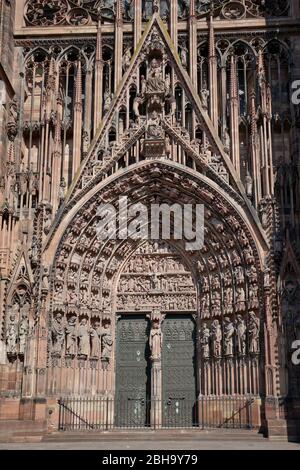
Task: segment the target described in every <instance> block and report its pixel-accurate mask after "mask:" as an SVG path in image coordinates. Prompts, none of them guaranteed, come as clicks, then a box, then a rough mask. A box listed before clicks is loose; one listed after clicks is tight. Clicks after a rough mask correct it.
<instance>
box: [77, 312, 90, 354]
mask: <svg viewBox="0 0 300 470" xmlns="http://www.w3.org/2000/svg"><path fill="white" fill-rule="evenodd" d="M77 337H78V356H84V357H88V356H89V354H90V332H89V327H88V322H87V318H82V320H81V322H80V325H79V327H78V333H77Z"/></svg>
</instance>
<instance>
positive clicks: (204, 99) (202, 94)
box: [200, 88, 209, 111]
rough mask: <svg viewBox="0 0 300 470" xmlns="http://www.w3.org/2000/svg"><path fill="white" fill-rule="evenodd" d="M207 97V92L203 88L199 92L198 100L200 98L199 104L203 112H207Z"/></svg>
mask: <svg viewBox="0 0 300 470" xmlns="http://www.w3.org/2000/svg"><path fill="white" fill-rule="evenodd" d="M208 97H209V91H208V90H207V89H206V88H203V89H202V90H201V91H200V98H201V104H202V106H203V108H204V110H205V111H207V109H208Z"/></svg>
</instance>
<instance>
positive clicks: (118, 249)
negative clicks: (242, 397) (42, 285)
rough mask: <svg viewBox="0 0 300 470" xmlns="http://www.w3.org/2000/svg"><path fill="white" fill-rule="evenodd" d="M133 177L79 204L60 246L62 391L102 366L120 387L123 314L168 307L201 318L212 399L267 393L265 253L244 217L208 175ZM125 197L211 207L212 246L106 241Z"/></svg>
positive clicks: (55, 332)
mask: <svg viewBox="0 0 300 470" xmlns="http://www.w3.org/2000/svg"><path fill="white" fill-rule="evenodd" d="M124 173H125V174H124V175H123V176H119V177H118V178H117V177H116V178H114V177H111V178H108V180H106V184H105V185H102V186H103V187H102V189H100V190H97V189H94V191H93V192H94V194H93V195H92V196H91V197H88V198H87V200H86V203H85V204H84V205H82V206H81V207H80V208H79V209H78V210H77V208H74V212H73V214H74V216H72V219H71V218H69V221H70V223H68V226H67V227H66V228H65V230H64V235H63V237H62V239H61V240H60V242H59V245H58V247H57V249H56V255H55V259H54V263H53V269H52V272H51V277H50V279H51V288H50V297H49V304H48V307H49V318H48V328H49V348H48V370H49V374H50V376H51V377H52V378H53V377H55V378H53V382H54V381H55V384H56V385H55V387H58V389H59V391H60V392H63V391H65V390H64V384H63V383H58V382H57V377H58V375H57V372H55V370H57V369H60V368H66V369H68V368H72V369H73V368H75V370H82V369H84V370H89V371H90V372H89V373H87V375H86V377H91V376H92V375H88V374H93V372H92V371H93V370H94V371H95V370H100V371H101V373H100V374H98V375H99V376H100V379H99V381H98V383H97V385H96V388H97V391H98V392H101V391H104V390H105V386H104V382H103V381H106V387H107V381H109V383H110V390H111V391H112V390H113V387H114V385H113V372H114V342H115V334H114V331H115V323H116V314H118V313H124V312H125V313H126V312H131V313H132V312H140V311H144V312H151V311H152V309H153V308H159V309H160V310H161V311H163V312H185V311H186V312H190V313H192V314H193V315H194V316H195V319H196V321H197V325H198V326H197V328H198V340H197V341H198V342H197V347H198V357H199V360H200V363H201V373H202V374H203V380H202V385H201V387H202V392H203V393H207V394H210V393H217V394H222V393H228V394H231V393H247V392H249V393H258V392H259V366H258V358H259V355H260V351H261V350H262V344H261V334H260V333H261V321H262V320H263V317H262V311H263V305H262V302H261V287H262V278H261V272H262V267H261V261H260V254H261V248H260V247H259V245H258V241H257V240H254V235H253V233H252V232H250V230H249V227H248V226H247V225H246V223H245V221H244V219H243V217H242V215H241V212H240V211H239V210H237V209H236V208H234V207H233V204H232V203H231V202H230V201H229V199H228V197H226V196H224V195H223V194H222V193H221V192H220V190H218V189H216V186H214V184H212V183H211V182H209V181H208V180H207V178H205V177H203V176H201V175H199V174H197V173H195V172H193V171H192V170H188V169H186V170H184V171H183V169H182V167H180V168H179V166H178V167H176V165H174V164H171V163H170V162H165V163H163V162H155V163H153V162H142V163H140V164H139V165H136V167H135V169H134V171H127V172H124ZM167 188H168V189H167ZM120 195H122V196H124V195H127V196H128V198H129V201H130V204H135V203H137V202H142V203H143V204H145V205H147V206H150V204H151V203H153V202H155V203H163V202H167V203H169V204H173V203H175V202H178V201H180V203H181V204H184V203H189V204H195V203H198V204H201V203H202V204H204V205H205V244H204V247H203V249H202V250H200V251H195V252H188V251H186V250H185V249H184V241H174V240H173V241H170V242H166V241H165V242H162V241H161V242H160V241H157V242H153V243H152V242H151V243H150V242H145V241H137V240H135V241H133V240H126V241H124V240H107V241H102V240H100V239H99V238H98V237H97V224H98V222H99V216H98V214H97V209H98V207H99V205H100V204H101V203H103V202H105V203H111V204H115V205H116V207H117V202H118V197H119V196H120ZM53 237H54V238H53V240H52V241H53V243H54V240H56V239H55V235H54V236H53ZM50 244H51V239H50ZM200 363H199V365H200ZM101 374H102V375H101ZM101 377H102V378H101ZM104 377H106V378H104ZM86 380H92V379H91V378H90V379H86ZM97 380H98V379H97ZM53 382H52V384H53ZM49 383H50V384H51V380H50V381H49ZM52 386H53V385H52ZM52 386H50V387H52ZM79 387H80V385H79ZM85 388H86V389H87V390H88V389H89V385H88V384H86V386H85ZM108 388H109V387H108ZM56 391H58V390H57V389H56ZM78 391H79V390H78Z"/></svg>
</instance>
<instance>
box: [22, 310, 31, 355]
mask: <svg viewBox="0 0 300 470" xmlns="http://www.w3.org/2000/svg"><path fill="white" fill-rule="evenodd" d="M29 311H30V304H29V303H28V302H26V303H25V304H24V305H23V307H22V308H21V320H20V323H19V354H20V355H21V356H24V354H25V349H26V340H27V335H28V330H29Z"/></svg>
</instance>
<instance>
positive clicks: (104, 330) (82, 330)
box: [51, 313, 113, 362]
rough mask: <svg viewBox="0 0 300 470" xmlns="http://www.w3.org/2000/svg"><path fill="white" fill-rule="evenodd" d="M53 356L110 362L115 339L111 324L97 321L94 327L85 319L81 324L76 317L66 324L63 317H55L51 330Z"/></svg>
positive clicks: (60, 315) (70, 318) (68, 320)
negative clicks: (63, 355)
mask: <svg viewBox="0 0 300 470" xmlns="http://www.w3.org/2000/svg"><path fill="white" fill-rule="evenodd" d="M51 341H52V355H53V356H59V357H60V356H61V355H62V354H63V352H65V354H66V356H68V357H75V356H76V355H77V356H78V357H82V358H88V357H90V358H93V359H100V358H101V359H102V360H103V361H107V362H109V361H110V359H111V354H112V347H113V339H112V334H111V328H110V324H109V323H108V322H104V323H103V325H102V326H101V323H100V320H95V321H94V323H93V325H91V326H90V325H89V324H88V319H87V318H86V317H83V318H82V319H81V320H80V321H79V324H78V323H77V317H76V316H75V315H73V316H70V317H69V318H68V319H67V322H66V324H65V321H64V318H63V315H62V314H61V313H57V314H56V315H55V316H54V317H53V321H52V328H51Z"/></svg>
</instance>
